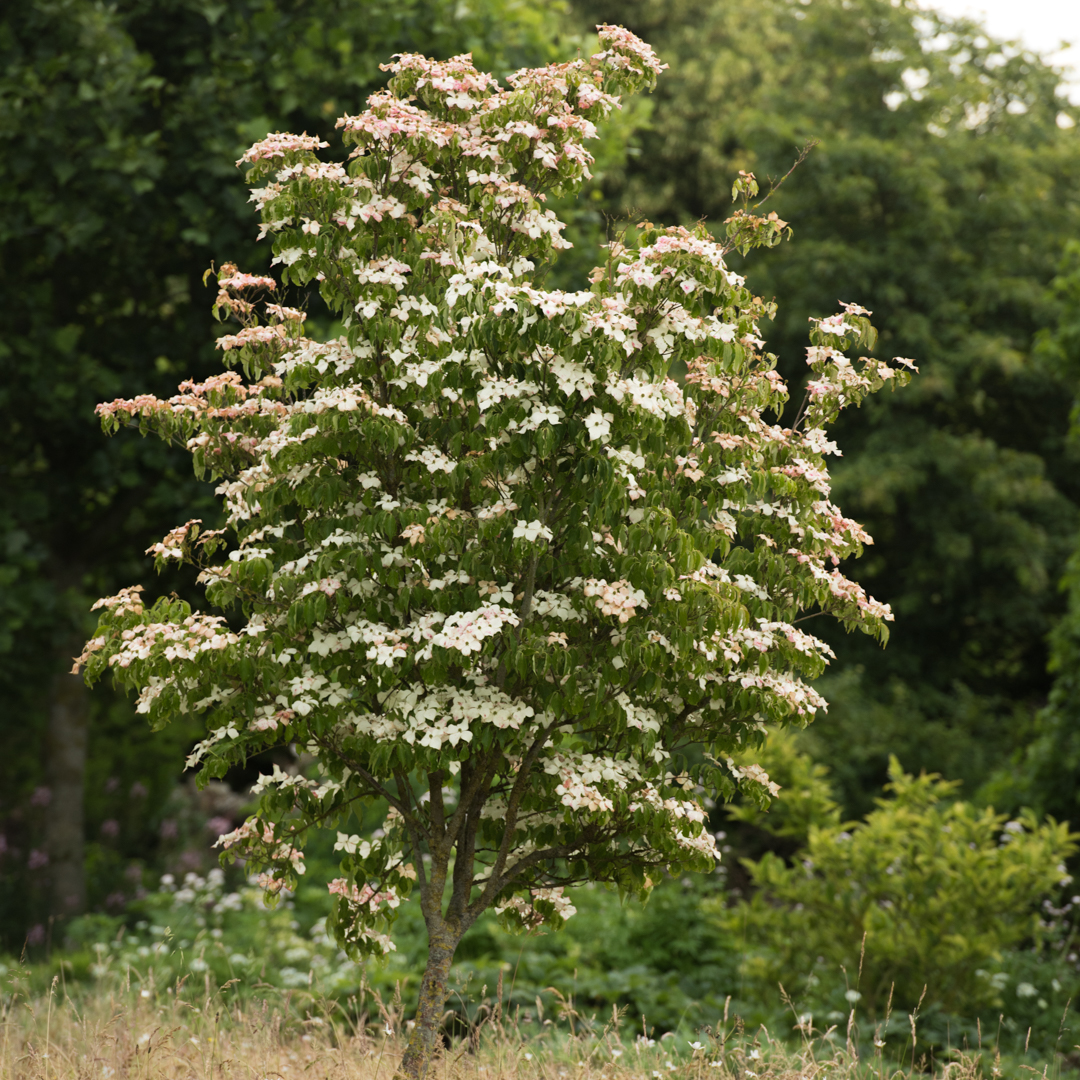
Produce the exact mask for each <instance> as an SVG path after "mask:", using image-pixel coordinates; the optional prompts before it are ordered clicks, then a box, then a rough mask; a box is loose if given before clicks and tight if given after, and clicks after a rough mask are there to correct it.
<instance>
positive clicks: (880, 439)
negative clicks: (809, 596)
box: [575, 0, 1080, 812]
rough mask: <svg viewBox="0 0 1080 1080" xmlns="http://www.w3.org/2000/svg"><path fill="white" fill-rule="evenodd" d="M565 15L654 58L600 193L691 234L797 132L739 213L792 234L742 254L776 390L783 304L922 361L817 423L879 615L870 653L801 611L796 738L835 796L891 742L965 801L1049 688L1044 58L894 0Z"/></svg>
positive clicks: (791, 367) (1053, 181)
mask: <svg viewBox="0 0 1080 1080" xmlns="http://www.w3.org/2000/svg"><path fill="white" fill-rule="evenodd" d="M575 10H576V11H578V12H580V13H581V14H582V16H583V17H588V18H589V19H593V18H608V17H617V18H619V19H622V20H623V21H625V22H626V24H627V25H628V26H629V27H630V28H631V29H633V30H634V31H635V32H637V33H639V34H641V35H642V36H643V37H645V38H646V39H647V40H649V41H650V42H652V43H653V45H654V46H655V47H656V49H657V51H658V53H659V54H660V55H661V57H662V58H663V59H665V60H666V61H668V62H669V63H670V64H671V71H670V72H669V73H667V74H666V75H665V78H663V79H661V81H660V84H659V87H658V90H657V95H656V96H657V100H656V111H657V115H662V116H663V117H664V118H665V119H664V123H663V125H662V126H657V127H656V128H654V129H653V130H651V131H649V132H647V133H645V134H644V135H643V136H642V152H641V154H640V155H639V156H637V157H634V158H632V159H631V160H630V162H629V164H628V169H627V175H626V177H625V182H624V183H623V184H622V186H621V187H619V188H618V189H617V190H616V189H615V187H613V186H612V185H611V184H609V185H608V193H609V195H610V196H611V198H612V199H614V200H617V201H621V202H622V204H623V205H624V206H627V207H633V208H635V209H636V210H637V211H639V212H644V213H646V214H648V215H649V216H655V217H657V218H663V219H665V220H671V219H674V218H678V217H681V218H682V219H683V220H693V219H695V218H699V217H704V218H705V219H706V221H707V222H708V223H709V225H710V228H713V229H714V230H717V229H719V228H720V227H721V222H722V220H723V218H724V217H726V216H727V214H728V212H729V210H728V207H729V203H728V199H727V187H728V184H729V183H730V178H731V176H732V175H733V174H734V173H735V171H736V170H737V169H747V170H753V171H755V172H756V173H757V175H758V178H759V180H761V181H762V183H763V190H767V189H768V188H767V181H766V180H765V178H766V177H774V178H779V177H781V176H783V174H784V173H785V172H787V170H788V169H789V167H790V166H791V164H792V163H793V162H794V161H795V159H796V157H797V156H798V154H799V152H800V148H801V147H804V146H805V145H806V144H807V143H808V142H809V141H811V140H817V145H816V146H815V147H814V149H813V150H812V151H811V153H810V154H809V156H808V158H807V159H806V160H805V162H803V164H802V165H801V166H800V167H799V168H798V169H797V170H796V171H795V173H794V174H793V175H792V176H791V177H790V178H789V179H788V180H787V182H786V183H785V185H784V186H783V187H782V188H780V189H779V190H778V191H777V192H776V194H775V195H774V196H773V197H772V199H771V200H770V201H769V203H767V204H766V209H767V210H770V209H771V210H775V211H776V212H777V213H778V214H779V215H780V217H781V218H783V219H785V220H787V221H789V222H790V223H791V225H792V227H793V229H794V231H795V235H796V239H797V241H798V242H796V243H794V244H790V245H783V246H782V247H781V248H779V249H778V250H777V251H775V252H772V253H770V257H769V258H768V259H767V260H764V259H761V260H749V261H748V263H747V266H746V272H747V273H748V275H749V282H750V283H751V284H752V285H753V286H754V287H756V288H757V289H758V290H759V291H760V292H762V293H763V294H764V295H766V296H769V295H773V294H775V295H777V296H780V297H783V298H784V303H783V304H782V305H781V308H780V311H779V314H778V318H777V321H776V322H775V323H774V324H773V325H772V326H771V327H768V328H767V329H766V336H767V338H768V340H769V344H770V347H772V348H774V349H775V350H776V351H777V352H778V353H779V354H780V358H781V359H780V363H781V369H782V370H783V371H784V373H785V374H786V375H787V376H789V377H790V378H792V379H793V380H794V382H795V383H796V384H797V383H798V382H799V381H800V380H801V379H802V377H803V372H804V371H805V368H804V365H803V362H802V348H801V344H800V342H801V338H802V335H803V334H804V332H805V327H806V319H807V316H808V315H819V316H820V315H822V314H824V313H826V312H828V311H831V310H833V307H834V306H835V304H836V301H837V299H838V298H839V299H841V300H845V301H855V302H858V303H861V304H864V305H865V306H866V307H868V308H871V309H873V311H874V318H875V322H876V324H877V325H879V326H880V327H881V330H882V333H881V340H880V342H879V345H878V352H879V354H880V355H882V356H886V355H888V356H891V355H895V354H899V355H903V356H908V357H912V358H914V359H915V361H916V362H917V363H918V364H919V365H920V368H921V375H920V376H919V378H917V379H916V380H915V381H914V382H913V384H912V388H911V390H910V392H909V393H907V394H904V395H897V396H893V395H888V396H887V397H883V398H881V399H878V400H875V401H873V402H871V403H868V404H867V406H866V407H865V408H864V409H862V410H861V411H860V412H858V413H854V412H852V413H849V414H846V415H845V418H844V420H843V422H842V423H841V425H840V427H839V428H838V435H837V439H838V442H839V444H840V446H841V448H842V449H843V450H844V452H845V454H846V455H847V458H846V459H845V461H842V462H841V463H840V464H839V465H838V467H837V468H836V470H835V473H834V477H835V486H834V491H835V493H836V496H837V500H838V502H839V503H840V505H842V506H843V507H844V508H845V512H850V513H852V514H854V515H855V516H856V517H857V518H858V519H859V520H860V521H862V522H864V523H866V525H867V527H868V529H869V531H870V533H871V534H872V535H873V536H874V537H875V540H876V547H875V548H874V549H872V551H871V552H870V553H868V555H867V557H866V558H864V559H863V560H862V561H861V562H860V564H859V566H858V567H856V568H854V569H853V571H852V572H853V574H854V576H855V577H857V578H858V580H860V581H861V582H862V583H863V584H864V585H865V586H866V587H867V588H868V589H869V590H871V591H872V592H873V593H874V595H876V596H877V597H878V598H879V599H881V600H884V601H888V602H889V603H891V604H892V605H893V607H894V610H895V612H896V623H895V627H894V629H893V633H892V637H891V639H890V644H889V648H888V649H887V650H885V651H884V652H881V651H880V650H878V649H877V648H876V647H874V645H873V644H872V643H870V642H869V641H868V640H865V639H863V640H859V639H858V637H859V636H858V635H853V636H852V637H845V636H844V635H842V634H841V635H837V634H836V632H835V630H831V631H825V629H824V628H822V630H821V631H820V632H823V633H825V632H827V633H828V636H829V637H830V640H831V643H832V644H833V645H834V647H835V648H836V649H837V651H838V654H839V661H838V663H837V664H836V666H835V668H834V672H835V673H836V674H835V675H834V677H833V678H832V679H831V680H827V681H825V682H824V683H823V685H822V689H823V691H824V692H825V693H826V696H829V697H830V698H831V699H833V700H834V702H835V707H834V709H833V711H832V712H831V713H830V717H829V720H828V721H827V722H825V723H820V724H816V725H815V726H814V728H813V730H812V732H811V733H810V735H809V738H810V740H811V744H812V745H813V746H814V747H815V750H816V753H817V754H818V755H819V757H820V758H821V759H822V760H826V761H828V762H829V763H830V765H832V766H834V768H835V776H836V779H837V782H838V784H839V786H840V790H841V793H842V797H843V801H844V803H845V805H846V807H847V808H848V810H849V811H850V812H863V811H865V810H866V809H868V808H869V806H870V800H871V799H872V797H873V792H874V790H875V789H876V787H877V786H878V785H879V784H880V783H882V782H884V779H885V769H886V764H887V760H888V755H889V753H890V752H893V753H896V754H898V755H899V757H900V759H901V761H902V763H903V764H904V766H905V767H906V768H911V769H915V770H918V769H919V768H922V767H927V768H932V769H935V770H940V771H942V772H944V773H945V774H946V775H948V776H950V777H955V778H957V779H961V780H963V781H964V784H965V790H966V791H967V792H969V793H973V792H975V791H977V790H978V788H979V787H980V785H981V784H982V783H983V782H984V781H985V780H986V778H987V776H988V775H989V774H990V773H991V772H993V771H994V770H995V769H998V768H1002V767H1004V766H1005V765H1006V763H1007V762H1008V760H1009V759H1010V756H1011V755H1012V754H1013V753H1014V751H1015V750H1016V749H1017V748H1018V747H1019V746H1021V745H1023V743H1024V741H1025V740H1026V738H1027V737H1028V736H1029V734H1030V725H1031V718H1032V716H1033V714H1034V712H1035V711H1036V710H1037V708H1038V707H1039V706H1040V705H1041V704H1042V702H1043V701H1044V700H1045V698H1046V694H1047V692H1048V690H1049V685H1050V684H1049V677H1048V675H1047V673H1046V662H1047V650H1046V646H1045V639H1046V634H1047V633H1048V631H1049V630H1050V629H1051V627H1052V626H1053V625H1054V622H1055V620H1056V618H1057V616H1058V615H1059V614H1060V613H1061V611H1062V610H1063V602H1062V598H1061V597H1060V595H1059V593H1058V590H1057V587H1056V586H1057V581H1058V579H1059V577H1060V575H1061V573H1062V571H1063V568H1064V564H1065V559H1066V557H1067V555H1068V552H1069V551H1070V550H1071V547H1072V543H1073V536H1074V535H1075V530H1076V526H1077V520H1078V517H1077V509H1076V504H1077V500H1078V498H1080V487H1078V484H1077V472H1076V458H1075V451H1073V450H1071V449H1070V448H1069V447H1067V445H1066V441H1065V436H1066V431H1067V427H1068V411H1069V406H1070V403H1071V401H1072V399H1073V392H1072V389H1071V386H1072V385H1073V380H1074V376H1073V375H1069V374H1068V373H1066V372H1064V371H1062V370H1061V369H1060V368H1059V367H1057V366H1055V365H1053V364H1051V363H1049V362H1048V361H1047V359H1046V358H1045V356H1044V355H1043V354H1040V352H1039V351H1038V350H1036V349H1034V348H1033V344H1034V341H1035V339H1036V337H1037V335H1038V334H1039V332H1040V330H1041V329H1042V328H1043V327H1045V326H1047V325H1048V324H1049V322H1050V321H1051V320H1052V317H1053V314H1054V304H1053V303H1052V298H1051V295H1050V293H1049V291H1048V286H1049V284H1050V281H1051V279H1052V277H1053V275H1054V272H1055V268H1056V267H1057V265H1058V262H1059V259H1060V257H1061V252H1062V247H1063V244H1064V243H1065V241H1066V239H1067V238H1068V237H1070V236H1075V235H1076V234H1077V232H1078V230H1080V184H1078V181H1077V177H1078V176H1080V134H1078V131H1080V129H1077V128H1072V129H1070V130H1065V129H1062V128H1059V127H1058V125H1057V123H1056V120H1057V117H1058V114H1059V113H1062V112H1064V113H1066V114H1072V115H1075V110H1072V109H1071V108H1070V107H1069V106H1068V104H1067V103H1066V102H1065V101H1064V100H1063V99H1062V98H1060V97H1059V96H1057V91H1056V88H1057V85H1058V77H1057V75H1056V73H1055V72H1054V71H1053V70H1052V69H1050V68H1049V67H1047V66H1046V65H1045V64H1044V63H1042V62H1041V61H1040V60H1039V59H1038V58H1036V57H1033V56H1031V55H1030V54H1026V53H1022V52H1021V51H1020V50H1018V49H1011V48H1007V47H1002V46H1001V45H1000V44H999V43H997V42H993V41H988V40H987V38H986V37H985V36H984V35H982V32H981V28H980V27H978V26H977V25H975V24H973V23H970V22H963V21H961V22H957V23H952V24H949V23H946V22H945V21H944V20H939V19H938V18H937V17H936V16H934V15H932V14H926V13H924V12H922V11H921V9H919V8H916V6H915V5H914V4H913V3H909V2H903V3H899V4H893V3H890V2H887V0H856V2H843V3H842V2H840V0H814V3H812V4H808V5H801V4H794V3H787V2H781V0H766V2H764V3H754V4H748V3H744V2H742V0H664V2H660V3H657V2H647V3H646V2H641V3H638V2H630V3H619V4H618V5H615V4H611V3H607V2H606V0H579V2H578V3H576V4H575ZM945 31H947V32H948V35H951V36H943V34H942V32H945ZM931 41H932V42H933V44H930V42H931ZM905 73H906V74H905ZM905 80H906V81H905ZM919 83H921V84H922V85H921V88H916V87H917V84H919ZM890 105H891V106H893V107H890ZM788 422H790V417H788ZM848 459H850V460H851V462H852V464H850V465H848V464H847V463H846V462H847V460H848ZM999 793H1000V790H999Z"/></svg>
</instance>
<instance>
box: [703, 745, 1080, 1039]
mask: <svg viewBox="0 0 1080 1080" xmlns="http://www.w3.org/2000/svg"><path fill="white" fill-rule="evenodd" d="M775 753H776V755H777V757H778V762H777V763H778V764H779V765H780V766H781V768H780V769H775V768H774V769H771V771H773V772H774V773H775V775H776V776H777V777H782V773H783V770H784V767H785V766H786V769H787V773H788V774H793V773H797V772H798V771H799V770H801V780H802V784H801V786H800V785H798V784H796V785H795V786H794V787H792V789H791V790H789V791H788V792H785V793H784V795H783V796H782V797H781V800H780V805H781V806H782V807H783V806H784V804H785V801H786V803H787V805H786V807H785V809H784V810H783V811H782V813H781V815H779V816H778V820H777V824H776V825H775V826H773V828H775V829H776V830H777V831H778V832H779V833H780V834H781V835H783V834H784V830H787V834H788V835H790V834H791V832H792V831H794V830H797V828H798V827H799V826H800V824H805V826H806V842H805V846H804V847H803V849H802V850H801V851H800V852H799V853H798V854H797V855H796V857H795V858H794V859H793V860H791V861H790V862H785V861H784V860H783V859H781V858H779V857H778V856H777V855H776V854H774V853H771V852H770V853H768V854H766V855H765V856H764V857H763V858H761V859H760V860H758V861H752V860H744V865H745V866H746V868H747V870H748V871H749V873H750V876H751V879H752V881H753V884H754V885H755V886H756V888H757V891H756V893H755V894H754V896H753V897H752V899H751V900H750V901H748V902H745V903H743V904H740V905H738V906H737V907H735V908H730V909H724V908H719V907H718V906H716V905H715V904H714V917H715V918H717V920H718V921H720V922H721V923H723V924H725V925H727V926H728V927H730V928H731V930H732V933H733V934H738V935H745V940H746V943H747V950H748V951H747V953H746V955H745V957H744V959H743V964H742V977H743V980H744V984H745V986H746V987H747V996H749V997H753V998H757V999H758V1000H763V1001H764V1000H767V999H768V998H770V997H775V996H776V990H775V988H776V986H777V984H778V983H782V984H783V985H784V986H785V987H786V988H787V990H788V991H790V992H791V993H792V995H793V996H794V998H795V1000H796V1004H797V1007H799V1008H804V1007H809V1008H813V1009H816V1010H817V1011H819V1012H821V1013H823V1014H824V1015H825V1017H826V1018H828V1017H829V1015H830V1013H831V1014H834V1018H835V1017H846V1015H847V1011H848V1010H850V1009H851V1008H852V1006H853V1005H854V1004H855V1003H856V1002H858V1009H859V1012H860V1013H861V1014H862V1015H868V1016H869V1017H870V1018H871V1019H872V1020H873V1019H880V1018H881V1017H882V1016H883V1014H884V1013H885V1012H886V1010H887V1008H888V1003H889V1002H890V1000H891V1002H892V1007H893V1009H894V1010H895V1011H897V1012H901V1011H904V1012H909V1011H911V1010H912V1009H914V1008H915V1007H916V1006H917V1005H918V1003H919V1002H920V1001H922V1003H923V1008H924V1010H925V1009H929V1008H934V1009H936V1010H938V1011H940V1012H942V1013H944V1014H951V1015H954V1016H964V1017H967V1018H969V1019H974V1018H975V1017H976V1016H978V1015H979V1014H980V1012H983V1013H990V1012H993V1014H994V1015H993V1019H994V1021H995V1024H996V1021H997V1012H996V1011H995V1010H1001V1009H1006V1010H1007V1011H1011V1010H1009V1009H1008V1008H1007V1006H1009V1005H1010V1003H1009V1002H1008V1001H1007V1000H1006V998H1007V995H1006V994H1005V992H1004V987H1005V985H1006V984H1007V983H1008V981H1009V978H1010V976H1009V975H1008V972H1007V971H1005V970H1003V969H1002V964H1003V963H1004V962H1005V960H1006V957H1007V956H1010V955H1011V953H1010V950H1017V949H1018V948H1019V947H1020V946H1025V947H1027V953H1026V955H1028V956H1029V957H1030V958H1038V957H1040V956H1043V955H1044V950H1043V949H1042V947H1043V946H1044V945H1045V944H1046V940H1047V937H1048V935H1049V934H1050V933H1051V932H1053V930H1054V928H1055V926H1056V925H1057V924H1056V923H1055V922H1054V920H1053V919H1050V920H1049V921H1048V920H1045V919H1042V918H1040V904H1041V903H1043V902H1046V903H1049V901H1050V898H1051V897H1053V896H1054V895H1055V894H1056V893H1057V892H1058V891H1059V888H1060V886H1062V885H1064V884H1067V883H1068V882H1069V881H1070V880H1071V879H1070V878H1069V877H1068V875H1067V874H1066V873H1065V867H1064V860H1065V859H1066V858H1067V857H1068V856H1069V855H1071V854H1073V852H1074V851H1075V850H1076V843H1075V839H1076V838H1075V835H1074V834H1071V833H1070V832H1069V830H1068V826H1067V825H1066V824H1058V823H1057V822H1055V821H1054V820H1053V819H1049V820H1047V821H1046V822H1045V823H1043V824H1040V823H1039V822H1038V821H1037V819H1036V818H1035V817H1034V815H1033V814H1031V813H1030V812H1027V811H1025V812H1023V813H1021V814H1020V815H1019V816H1018V817H1017V819H1015V820H1011V821H1008V820H1006V818H1005V816H1004V815H1001V814H995V813H994V811H993V810H992V809H979V808H976V807H975V806H973V805H971V804H970V803H967V802H962V801H953V797H954V795H955V791H956V787H957V784H955V783H952V782H949V781H945V780H942V779H940V778H939V777H937V776H935V775H929V776H927V775H923V776H919V777H913V776H910V775H907V774H905V773H904V772H903V770H902V769H901V768H900V765H899V763H898V762H897V761H896V759H895V758H894V759H892V762H891V764H890V771H889V775H890V781H891V782H890V783H889V784H888V786H887V788H886V790H887V791H889V792H891V796H892V797H891V798H886V799H879V800H877V809H876V810H874V811H873V812H871V813H870V814H869V815H867V817H866V819H865V820H864V821H862V822H858V823H846V824H845V823H842V822H840V821H839V820H838V815H837V814H836V812H835V808H834V804H832V803H831V800H830V799H829V798H827V797H826V792H825V790H824V789H825V788H827V782H826V781H825V779H824V775H823V773H822V772H821V771H820V769H815V768H813V767H812V766H810V765H809V762H805V763H803V764H801V765H800V764H799V763H798V761H797V757H798V755H794V759H793V753H792V748H791V744H790V742H785V741H783V740H781V741H779V742H778V743H777V744H776V751H775ZM765 764H766V767H767V768H768V767H770V766H772V765H773V762H772V761H771V760H770V761H766V762H765ZM796 766H797V768H796ZM734 816H736V817H741V818H742V819H743V820H747V819H749V820H752V821H753V822H754V823H755V824H758V825H760V826H763V827H766V828H769V827H770V823H769V821H768V818H767V817H765V816H764V815H760V814H755V813H754V812H753V811H745V810H737V811H735V814H734ZM1030 962H1036V963H1037V962H1038V961H1037V959H1032V960H1031V961H1030ZM1072 977H1073V978H1074V979H1075V971H1073V975H1072ZM1003 980H1004V981H1003ZM1059 981H1060V980H1059ZM924 987H925V995H924ZM1014 996H1015V995H1014ZM1028 996H1029V997H1036V998H1037V999H1042V995H1041V994H1038V995H1036V994H1035V993H1033V994H1031V995H1028ZM1043 1000H1044V1001H1045V999H1043ZM1024 1001H1026V998H1024V997H1023V996H1022V997H1021V1002H1024ZM1046 1004H1047V1007H1049V1002H1046ZM1020 1011H1024V1010H1023V1009H1021V1010H1020ZM1059 1015H1060V1010H1059Z"/></svg>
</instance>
